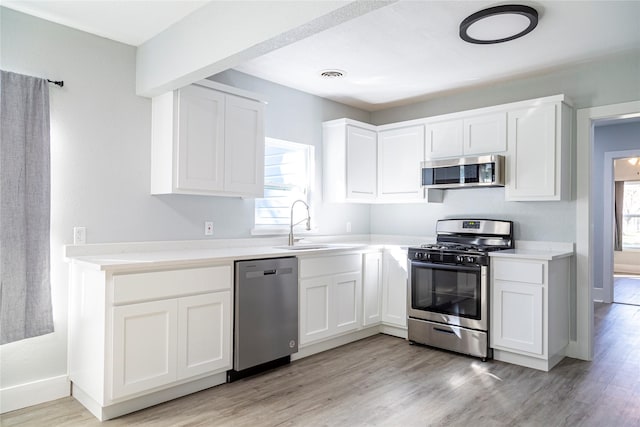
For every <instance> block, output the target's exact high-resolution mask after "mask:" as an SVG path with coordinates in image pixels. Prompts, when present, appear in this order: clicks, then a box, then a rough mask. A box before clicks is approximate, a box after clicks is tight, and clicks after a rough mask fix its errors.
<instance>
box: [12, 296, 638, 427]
mask: <svg viewBox="0 0 640 427" xmlns="http://www.w3.org/2000/svg"><path fill="white" fill-rule="evenodd" d="M638 325H640V307H636V306H629V305H621V304H608V305H607V304H597V305H596V331H597V332H596V355H595V361H594V362H592V363H590V362H583V361H578V360H574V359H565V360H563V361H562V362H561V363H560V365H558V366H556V367H555V368H554V369H553V370H552V371H551V372H548V373H545V372H540V371H536V370H533V369H528V368H522V367H518V366H514V365H509V364H506V363H501V362H496V361H489V362H486V363H482V362H480V361H479V360H477V359H473V358H469V357H465V356H460V355H456V354H452V353H447V352H443V351H438V350H433V349H429V348H426V347H422V346H417V345H416V346H412V345H409V344H408V343H407V342H406V341H404V340H402V339H398V338H393V337H389V336H385V335H378V336H374V337H371V338H368V339H365V340H362V341H359V342H356V343H352V344H349V345H346V346H344V347H341V348H338V349H334V350H331V351H327V352H325V353H321V354H318V355H315V356H312V357H308V358H306V359H302V360H299V361H296V362H293V363H292V364H291V365H289V366H286V367H282V368H279V369H276V370H274V371H271V372H268V373H265V374H262V375H260V376H256V377H253V378H249V379H245V380H241V381H238V382H235V383H232V384H224V385H222V386H219V387H214V388H212V389H209V390H205V391H202V392H200V393H196V394H193V395H191V396H187V397H184V398H182V399H178V400H175V401H172V402H168V403H165V404H162V405H158V406H156V407H153V408H149V409H146V410H143V411H140V412H137V413H134V414H130V415H127V416H123V417H120V418H118V419H115V420H111V421H107V422H105V423H103V425H105V426H109V427H110V426H123V425H141V426H142V425H144V426H218V425H220V426H378V425H379V426H432V425H433V426H474V427H478V426H638V425H640V328H639V327H638ZM1 421H2V425H3V426H45V425H46V426H74V427H75V426H98V425H101V424H100V423H99V422H98V421H97V420H96V419H95V418H94V417H93V416H92V415H91V414H90V413H89V412H88V411H86V410H85V409H84V408H83V407H82V406H81V405H80V404H79V403H77V402H76V401H74V400H73V399H72V398H65V399H61V400H57V401H54V402H49V403H46V404H42V405H38V406H35V407H31V408H26V409H22V410H19V411H14V412H11V413H8V414H4V415H3V416H2V419H1Z"/></svg>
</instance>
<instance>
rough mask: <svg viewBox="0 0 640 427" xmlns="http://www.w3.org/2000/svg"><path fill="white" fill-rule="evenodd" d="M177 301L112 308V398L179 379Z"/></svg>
mask: <svg viewBox="0 0 640 427" xmlns="http://www.w3.org/2000/svg"><path fill="white" fill-rule="evenodd" d="M177 316H178V302H177V300H175V299H170V300H162V301H153V302H145V303H140V304H130V305H124V306H119V307H114V308H113V381H112V399H114V400H115V399H117V398H120V397H122V396H127V395H130V394H134V393H138V392H143V391H147V390H149V389H152V388H154V387H158V386H162V385H165V384H168V383H170V382H173V381H175V380H176V345H177V338H176V336H177V325H178V322H177Z"/></svg>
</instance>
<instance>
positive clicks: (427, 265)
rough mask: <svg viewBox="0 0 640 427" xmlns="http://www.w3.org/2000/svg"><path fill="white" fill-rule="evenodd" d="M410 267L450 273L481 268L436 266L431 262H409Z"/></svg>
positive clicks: (479, 267) (480, 267)
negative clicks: (448, 271)
mask: <svg viewBox="0 0 640 427" xmlns="http://www.w3.org/2000/svg"><path fill="white" fill-rule="evenodd" d="M411 266H412V267H420V268H432V269H434V270H450V271H480V270H482V267H483V266H480V265H479V266H476V267H469V266H466V265H450V264H437V263H433V262H423V261H415V260H412V261H411Z"/></svg>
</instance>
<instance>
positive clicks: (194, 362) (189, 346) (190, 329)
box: [177, 291, 232, 380]
mask: <svg viewBox="0 0 640 427" xmlns="http://www.w3.org/2000/svg"><path fill="white" fill-rule="evenodd" d="M231 306H232V304H231V292H229V291H223V292H214V293H210V294H206V295H194V296H191V297H186V298H180V299H179V300H178V373H177V374H178V379H179V380H181V379H184V378H189V377H194V376H196V375H201V374H206V373H207V372H214V371H219V370H226V369H227V368H228V367H229V366H231Z"/></svg>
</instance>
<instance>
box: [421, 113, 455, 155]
mask: <svg viewBox="0 0 640 427" xmlns="http://www.w3.org/2000/svg"><path fill="white" fill-rule="evenodd" d="M425 140H426V149H425V158H426V159H427V160H433V159H441V158H445V157H457V156H461V155H462V145H463V132H462V119H459V120H450V121H446V122H437V123H429V124H427V126H426V138H425Z"/></svg>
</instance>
